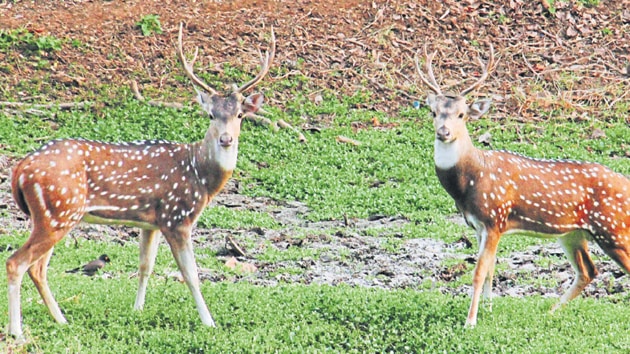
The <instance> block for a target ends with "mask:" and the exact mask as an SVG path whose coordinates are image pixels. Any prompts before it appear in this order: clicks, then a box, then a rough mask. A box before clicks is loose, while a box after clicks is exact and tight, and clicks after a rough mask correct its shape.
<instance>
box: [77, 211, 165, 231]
mask: <svg viewBox="0 0 630 354" xmlns="http://www.w3.org/2000/svg"><path fill="white" fill-rule="evenodd" d="M81 221H83V222H86V223H88V224H101V225H125V226H129V227H138V228H141V229H144V230H157V229H159V227H158V226H157V225H155V224H152V223H149V222H145V221H141V220H126V219H125V218H121V219H119V218H115V217H103V216H98V215H94V214H92V213H86V214H84V215H83V219H81Z"/></svg>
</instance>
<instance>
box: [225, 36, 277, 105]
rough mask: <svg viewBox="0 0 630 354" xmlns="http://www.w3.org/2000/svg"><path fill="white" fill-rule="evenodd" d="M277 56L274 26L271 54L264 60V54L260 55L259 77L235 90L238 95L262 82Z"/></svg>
mask: <svg viewBox="0 0 630 354" xmlns="http://www.w3.org/2000/svg"><path fill="white" fill-rule="evenodd" d="M275 55H276V35H275V33H274V32H273V26H272V27H271V53H270V52H269V51H267V52H266V53H265V57H264V58H263V56H262V54H261V55H260V63H261V64H260V66H261V68H260V73H259V74H258V75H256V77H255V78H253V79H251V80H250V81H249V82H247V83H245V84H244V85H243V86H241V87H239V88H237V89H236V90H234V92H236V93H243V92H245V91H247V90H249V89H250V88H252V87H254V86H255V85H256V84H257V83H258V82H259V81H260V80H262V79H263V77H265V75H267V72H269V66H270V65H271V62H272V61H273V58H274V57H275Z"/></svg>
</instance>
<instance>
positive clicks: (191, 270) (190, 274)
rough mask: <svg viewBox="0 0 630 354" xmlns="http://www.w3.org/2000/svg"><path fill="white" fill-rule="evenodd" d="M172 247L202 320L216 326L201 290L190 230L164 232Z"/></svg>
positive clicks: (206, 323)
mask: <svg viewBox="0 0 630 354" xmlns="http://www.w3.org/2000/svg"><path fill="white" fill-rule="evenodd" d="M162 233H163V234H164V236H165V238H166V241H167V242H168V244H169V246H170V247H171V252H172V253H173V256H174V257H175V262H177V266H178V267H179V270H180V271H181V273H182V276H183V277H184V281H185V282H186V284H187V285H188V288H189V289H190V292H191V293H192V296H193V298H194V299H195V304H196V305H197V311H198V312H199V316H200V317H201V322H203V324H205V325H206V326H209V327H216V325H215V324H214V320H213V319H212V315H211V314H210V311H208V306H206V302H205V300H204V299H203V295H201V291H200V290H199V273H198V272H197V264H196V263H195V255H194V253H193V247H192V240H191V238H190V230H188V231H186V232H171V231H169V232H166V231H164V230H163V232H162Z"/></svg>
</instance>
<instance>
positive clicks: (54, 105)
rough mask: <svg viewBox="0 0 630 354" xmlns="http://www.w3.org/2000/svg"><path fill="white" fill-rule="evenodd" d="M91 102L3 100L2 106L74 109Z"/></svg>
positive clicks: (0, 104) (83, 106) (0, 105)
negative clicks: (43, 102) (47, 102)
mask: <svg viewBox="0 0 630 354" xmlns="http://www.w3.org/2000/svg"><path fill="white" fill-rule="evenodd" d="M89 104H90V102H62V103H49V104H37V103H28V102H7V101H1V102H0V107H7V108H23V107H29V108H39V109H51V108H59V109H72V108H85V106H88V105H89Z"/></svg>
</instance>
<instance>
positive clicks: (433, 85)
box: [415, 44, 442, 95]
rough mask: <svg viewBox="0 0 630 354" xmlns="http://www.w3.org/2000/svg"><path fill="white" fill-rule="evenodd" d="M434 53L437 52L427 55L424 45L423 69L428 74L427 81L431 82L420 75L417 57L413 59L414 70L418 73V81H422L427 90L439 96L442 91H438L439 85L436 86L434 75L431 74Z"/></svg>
mask: <svg viewBox="0 0 630 354" xmlns="http://www.w3.org/2000/svg"><path fill="white" fill-rule="evenodd" d="M436 53H437V51H435V52H433V53H431V54H430V55H428V54H427V45H426V44H425V45H424V57H425V58H426V63H425V67H426V70H427V73H428V74H429V80H431V81H429V80H427V78H426V77H425V76H424V74H423V73H422V70H420V63H418V56H416V57H415V61H416V70H417V71H418V74H419V75H420V79H422V82H424V83H425V84H426V85H427V86H429V88H430V89H431V90H432V91H433V92H435V93H436V94H438V95H441V94H442V90H440V85H438V83H437V81H436V80H435V75H434V74H433V67H432V66H431V62H432V61H433V57H434V56H435V54H436Z"/></svg>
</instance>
